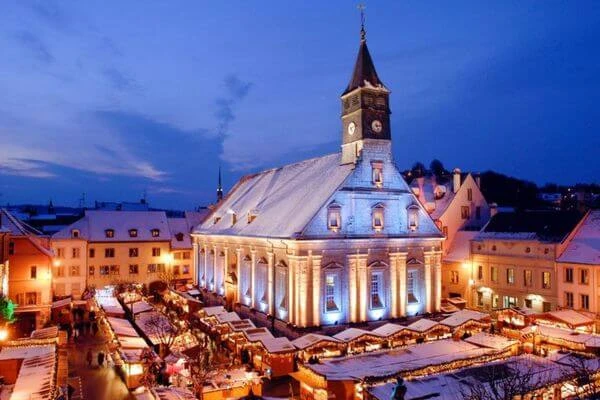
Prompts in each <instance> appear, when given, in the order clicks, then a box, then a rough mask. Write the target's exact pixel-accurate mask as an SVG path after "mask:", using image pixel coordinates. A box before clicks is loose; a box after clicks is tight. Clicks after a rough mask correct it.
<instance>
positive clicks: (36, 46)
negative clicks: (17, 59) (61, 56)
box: [14, 31, 54, 64]
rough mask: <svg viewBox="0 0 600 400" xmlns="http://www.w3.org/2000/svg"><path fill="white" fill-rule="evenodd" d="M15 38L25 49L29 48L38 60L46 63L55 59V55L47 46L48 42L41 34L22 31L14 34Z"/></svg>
mask: <svg viewBox="0 0 600 400" xmlns="http://www.w3.org/2000/svg"><path fill="white" fill-rule="evenodd" d="M14 38H15V40H16V41H17V42H19V43H20V44H21V45H22V46H23V47H24V48H25V49H27V50H28V51H29V52H30V53H31V54H32V55H33V56H34V57H35V58H36V59H37V60H38V61H41V62H43V63H45V64H48V63H51V62H53V61H54V56H53V55H52V53H51V52H50V50H49V49H48V47H47V46H46V44H45V43H44V42H43V41H42V40H41V39H40V37H39V36H37V35H35V34H34V33H33V32H30V31H20V32H17V33H16V34H15V35H14Z"/></svg>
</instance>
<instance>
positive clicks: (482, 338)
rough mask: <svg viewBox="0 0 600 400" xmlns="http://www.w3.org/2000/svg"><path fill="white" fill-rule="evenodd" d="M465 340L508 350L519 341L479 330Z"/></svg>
mask: <svg viewBox="0 0 600 400" xmlns="http://www.w3.org/2000/svg"><path fill="white" fill-rule="evenodd" d="M465 342H468V343H471V344H476V345H477V346H480V347H489V348H490V349H495V350H506V349H508V348H510V347H511V346H514V345H516V344H518V343H519V341H518V340H514V339H510V338H507V337H506V336H500V335H492V334H491V333H486V332H479V333H476V334H474V335H472V336H470V337H468V338H466V339H465Z"/></svg>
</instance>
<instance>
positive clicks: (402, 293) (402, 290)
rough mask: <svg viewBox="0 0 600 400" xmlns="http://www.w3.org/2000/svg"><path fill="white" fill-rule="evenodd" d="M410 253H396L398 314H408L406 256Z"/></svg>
mask: <svg viewBox="0 0 600 400" xmlns="http://www.w3.org/2000/svg"><path fill="white" fill-rule="evenodd" d="M407 256H408V253H396V254H395V258H396V270H397V272H398V307H399V310H398V314H399V315H400V316H402V317H404V316H406V297H407V296H406V295H407V293H406V258H407Z"/></svg>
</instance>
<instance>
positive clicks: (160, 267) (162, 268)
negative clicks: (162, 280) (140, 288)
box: [156, 264, 165, 273]
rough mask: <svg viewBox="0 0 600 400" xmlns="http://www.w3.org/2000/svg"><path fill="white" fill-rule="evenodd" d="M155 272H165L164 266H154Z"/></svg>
mask: <svg viewBox="0 0 600 400" xmlns="http://www.w3.org/2000/svg"><path fill="white" fill-rule="evenodd" d="M156 271H158V272H161V273H163V272H165V264H156Z"/></svg>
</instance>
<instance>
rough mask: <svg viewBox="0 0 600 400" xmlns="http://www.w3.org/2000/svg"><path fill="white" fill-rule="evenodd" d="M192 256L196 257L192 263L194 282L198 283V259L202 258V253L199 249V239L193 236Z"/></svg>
mask: <svg viewBox="0 0 600 400" xmlns="http://www.w3.org/2000/svg"><path fill="white" fill-rule="evenodd" d="M192 257H194V259H193V260H192V265H193V268H194V271H193V274H192V276H193V277H194V278H193V284H194V285H198V274H199V272H200V271H199V270H198V261H199V258H200V253H199V250H198V240H197V239H196V238H193V242H192Z"/></svg>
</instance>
